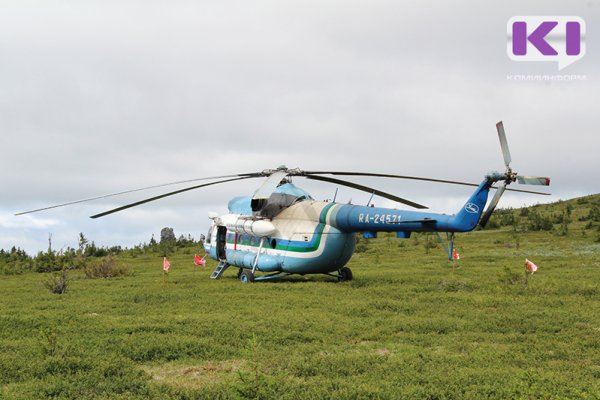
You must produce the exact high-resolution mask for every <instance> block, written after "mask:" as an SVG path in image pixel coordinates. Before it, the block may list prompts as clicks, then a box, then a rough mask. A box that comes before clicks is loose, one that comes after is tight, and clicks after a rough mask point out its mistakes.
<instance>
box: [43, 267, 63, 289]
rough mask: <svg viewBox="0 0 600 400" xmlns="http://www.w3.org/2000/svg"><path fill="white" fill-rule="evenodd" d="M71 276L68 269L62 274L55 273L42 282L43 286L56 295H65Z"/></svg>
mask: <svg viewBox="0 0 600 400" xmlns="http://www.w3.org/2000/svg"><path fill="white" fill-rule="evenodd" d="M69 281H70V278H69V274H68V271H67V270H66V269H64V270H62V271H61V272H60V273H53V274H52V275H50V276H49V277H48V278H47V279H46V280H44V281H42V285H44V287H45V288H46V289H48V290H50V291H51V292H52V293H54V294H63V293H64V292H66V291H67V287H68V286H69Z"/></svg>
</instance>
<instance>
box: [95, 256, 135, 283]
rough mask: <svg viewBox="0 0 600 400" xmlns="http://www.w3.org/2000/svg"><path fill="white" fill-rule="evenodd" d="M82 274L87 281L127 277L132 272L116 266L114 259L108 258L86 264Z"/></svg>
mask: <svg viewBox="0 0 600 400" xmlns="http://www.w3.org/2000/svg"><path fill="white" fill-rule="evenodd" d="M83 273H84V275H85V277H86V278H88V279H98V278H112V277H115V276H128V275H131V274H132V271H131V269H130V268H127V267H123V266H120V265H118V264H117V262H116V261H115V260H114V258H112V257H111V256H108V257H104V258H100V259H98V260H93V261H90V262H88V263H87V265H86V266H85V267H84V269H83Z"/></svg>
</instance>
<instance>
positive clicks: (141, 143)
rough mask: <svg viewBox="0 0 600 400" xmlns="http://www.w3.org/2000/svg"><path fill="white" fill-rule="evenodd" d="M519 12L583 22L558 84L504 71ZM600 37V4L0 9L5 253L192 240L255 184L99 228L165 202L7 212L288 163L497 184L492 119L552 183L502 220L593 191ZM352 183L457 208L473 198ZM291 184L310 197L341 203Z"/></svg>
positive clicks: (23, 1) (527, 164) (451, 191)
mask: <svg viewBox="0 0 600 400" xmlns="http://www.w3.org/2000/svg"><path fill="white" fill-rule="evenodd" d="M518 15H568V16H569V15H572V16H579V17H581V18H583V19H584V20H585V22H586V25H587V33H586V38H585V41H586V44H587V52H586V55H585V56H584V57H583V58H582V59H580V60H579V61H577V62H576V63H574V64H572V65H570V66H568V67H567V68H565V69H563V70H561V71H558V69H557V64H556V63H552V62H529V63H525V62H515V61H511V60H510V59H509V58H508V56H507V51H506V46H507V22H508V20H509V19H510V18H511V17H513V16H518ZM599 26H600V2H599V1H570V2H564V1H563V2H558V1H538V2H527V3H526V4H525V3H524V2H522V1H506V2H494V3H490V2H485V4H484V2H464V1H463V2H452V5H450V4H449V3H447V2H433V1H423V2H408V1H407V2H400V1H368V2H367V1H348V0H344V1H341V0H340V1H177V2H167V1H91V0H90V1H66V0H65V1H51V0H50V1H48V0H43V1H27V0H19V1H16V0H15V1H3V2H2V3H1V4H0V133H1V144H2V156H1V157H0V170H1V173H0V179H1V181H0V184H1V188H2V189H1V190H2V191H1V195H2V196H1V200H0V248H5V249H7V248H10V247H11V246H13V245H16V246H19V247H21V248H24V249H26V250H27V251H28V252H36V251H38V250H42V249H45V248H46V247H47V239H48V236H49V234H52V242H53V247H54V248H61V247H64V246H71V247H75V246H76V245H77V235H78V233H79V232H83V233H84V234H85V235H86V236H87V237H88V238H89V239H91V240H94V241H95V242H96V243H97V244H101V245H115V244H120V245H125V246H131V245H135V244H137V243H140V242H146V241H148V240H149V239H150V237H151V235H152V234H154V235H155V236H158V235H159V232H160V229H161V228H162V227H165V226H169V227H173V228H174V230H175V233H176V234H177V235H179V234H188V233H189V234H192V235H193V236H195V237H198V236H199V235H200V234H201V233H204V232H205V230H206V228H207V227H208V222H209V221H208V219H207V217H206V215H207V212H208V211H216V212H225V211H226V204H227V201H228V199H229V198H231V197H232V196H235V195H244V194H248V195H249V194H252V192H253V191H254V190H255V189H256V187H257V186H258V185H259V184H260V180H248V181H245V182H243V183H233V184H226V185H221V186H218V187H211V188H207V189H204V190H202V191H192V192H188V193H186V194H182V195H180V196H176V197H172V198H168V199H164V200H161V201H158V202H155V203H150V204H146V205H144V206H140V207H138V208H134V209H130V210H127V211H124V212H121V213H118V214H114V215H111V216H107V217H105V218H102V219H98V220H91V219H89V218H88V217H89V216H90V215H92V214H95V213H98V212H101V211H104V210H107V209H110V208H112V207H115V206H118V205H122V204H126V203H128V202H132V201H135V200H139V199H141V198H144V197H149V196H152V195H155V194H158V193H161V190H150V191H148V192H143V193H134V194H131V195H125V196H120V197H114V198H109V199H102V200H98V201H94V202H89V203H84V204H79V205H75V206H71V207H67V208H59V209H54V210H49V211H45V212H41V213H36V214H30V215H26V216H20V217H15V216H14V215H13V214H14V213H15V212H18V211H24V210H29V209H34V208H37V207H42V206H46V205H51V204H56V203H62V202H65V201H69V200H77V199H82V198H87V197H92V196H96V195H101V194H105V193H112V192H118V191H122V190H127V189H133V188H138V187H143V186H149V185H154V184H160V183H165V182H171V181H178V180H183V179H192V178H198V177H203V176H213V175H222V174H229V173H238V172H247V171H260V170H263V169H265V168H275V167H277V166H279V165H281V164H285V165H287V166H288V167H300V168H303V169H308V170H310V169H312V170H315V169H320V170H359V171H373V172H387V173H397V174H404V175H417V176H430V177H435V178H441V179H457V180H465V181H472V182H479V181H480V180H481V179H482V177H483V175H484V174H485V173H487V172H489V171H492V170H502V169H503V162H502V156H501V153H500V148H499V144H498V139H497V135H496V131H495V123H496V122H497V121H499V120H503V121H504V124H505V128H506V132H507V135H508V141H509V145H510V148H511V152H512V158H513V163H512V166H513V168H514V169H515V170H516V171H518V172H519V173H523V174H532V175H547V176H550V177H552V186H551V188H550V189H549V191H550V192H551V193H552V196H545V197H544V196H537V197H536V196H531V195H523V194H506V195H505V196H504V197H503V199H502V201H501V203H500V206H501V207H503V206H504V207H508V206H520V205H524V204H534V203H536V202H548V201H556V200H558V199H567V198H571V197H575V196H582V195H587V194H593V193H598V192H600V180H599V179H598V178H597V176H596V173H598V172H599V171H600V161H599V157H598V151H599V150H598V149H599V148H600V138H599V135H598V134H599V132H598V125H599V124H598V123H599V122H600V121H599V115H600V84H599V82H600V68H599V67H600V58H599V56H598V43H599V41H600V34H599V33H598V27H599ZM514 75H524V76H526V75H529V76H535V75H550V76H557V75H558V76H564V75H577V77H578V78H577V79H575V80H569V81H522V80H518V81H515V80H514V79H509V78H508V77H510V76H514ZM356 181H358V182H362V183H366V184H370V185H375V186H376V187H378V188H380V189H382V190H387V191H389V192H392V193H394V194H397V195H400V196H402V197H405V198H408V199H411V200H414V201H417V202H419V203H423V204H427V205H429V206H430V207H431V209H432V210H434V211H441V212H447V213H454V212H456V211H457V210H458V209H459V207H460V206H461V205H462V203H463V202H464V200H465V199H466V198H467V197H468V196H469V193H470V190H469V189H468V188H464V187H449V186H443V185H432V184H427V183H414V182H413V183H411V182H402V181H389V180H381V179H379V180H378V179H373V180H360V179H357V180H356ZM295 183H297V184H299V185H301V186H303V187H305V188H306V189H308V190H310V191H311V192H312V193H313V194H314V196H315V197H316V198H327V197H329V198H330V197H332V196H333V192H334V191H335V187H333V186H330V185H326V184H321V183H315V182H304V181H302V180H300V179H297V180H296V181H295ZM174 188H175V187H174ZM168 189H170V188H168ZM162 191H164V188H163V189H162ZM368 197H369V195H368V194H364V193H359V192H355V191H353V190H350V189H344V188H341V189H340V192H339V195H338V199H340V200H342V201H348V200H349V199H352V201H353V202H355V203H365V202H366V201H367V200H368ZM376 202H379V204H381V205H390V206H392V205H393V204H391V203H389V202H387V201H383V200H381V199H379V200H376Z"/></svg>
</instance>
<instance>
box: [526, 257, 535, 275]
mask: <svg viewBox="0 0 600 400" xmlns="http://www.w3.org/2000/svg"><path fill="white" fill-rule="evenodd" d="M537 269H538V267H537V265H535V264H534V263H532V262H531V261H529V260H528V259H525V271H526V272H529V273H530V274H533V273H534V272H535V271H537Z"/></svg>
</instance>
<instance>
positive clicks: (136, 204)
mask: <svg viewBox="0 0 600 400" xmlns="http://www.w3.org/2000/svg"><path fill="white" fill-rule="evenodd" d="M250 178H257V176H244V177H241V178H233V179H226V180H222V181H217V182H210V183H204V184H202V185H196V186H192V187H188V188H185V189H179V190H175V191H174V192H169V193H165V194H161V195H159V196H154V197H150V198H148V199H145V200H140V201H136V202H135V203H131V204H127V205H124V206H121V207H117V208H113V209H112V210H108V211H104V212H102V213H100V214H96V215H92V216H91V217H90V218H100V217H104V216H105V215H109V214H112V213H116V212H118V211H123V210H126V209H128V208H131V207H135V206H139V205H141V204H145V203H149V202H151V201H154V200H158V199H162V198H164V197H168V196H172V195H174V194H179V193H183V192H187V191H189V190H193V189H198V188H201V187H206V186H211V185H217V184H219V183H226V182H234V181H240V180H242V179H250Z"/></svg>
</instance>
